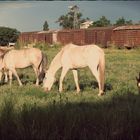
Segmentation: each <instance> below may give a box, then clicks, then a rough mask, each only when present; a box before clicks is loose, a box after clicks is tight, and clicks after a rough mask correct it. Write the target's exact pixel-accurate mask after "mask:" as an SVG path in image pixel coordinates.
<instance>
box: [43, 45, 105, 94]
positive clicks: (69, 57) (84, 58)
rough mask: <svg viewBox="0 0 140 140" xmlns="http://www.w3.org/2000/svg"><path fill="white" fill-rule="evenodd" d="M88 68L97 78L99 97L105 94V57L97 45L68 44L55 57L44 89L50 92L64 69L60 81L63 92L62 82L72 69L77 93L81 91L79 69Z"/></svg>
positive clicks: (47, 73)
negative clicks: (57, 74)
mask: <svg viewBox="0 0 140 140" xmlns="http://www.w3.org/2000/svg"><path fill="white" fill-rule="evenodd" d="M86 66H88V67H89V68H90V70H91V71H92V73H93V75H94V76H95V78H96V80H97V82H98V86H99V94H98V95H99V96H100V95H103V94H104V70H105V57H104V52H103V50H102V49H101V48H99V47H98V46H96V45H86V46H77V45H74V44H68V45H66V46H65V47H64V48H62V50H61V51H60V52H59V53H58V54H57V55H56V56H55V57H54V59H53V60H52V62H51V64H50V67H49V69H48V71H47V72H46V75H45V78H44V81H43V88H44V89H45V90H46V91H48V90H51V87H52V85H53V83H54V80H55V73H56V72H57V70H58V69H59V68H61V67H62V72H61V76H60V81H59V91H60V92H61V91H62V90H63V88H62V82H63V79H64V77H65V75H66V73H67V72H68V70H69V69H72V72H73V76H74V80H75V84H76V88H77V92H79V91H80V87H79V84H78V74H77V68H83V67H86Z"/></svg>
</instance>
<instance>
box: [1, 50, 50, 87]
mask: <svg viewBox="0 0 140 140" xmlns="http://www.w3.org/2000/svg"><path fill="white" fill-rule="evenodd" d="M46 64H47V60H46V57H45V55H44V54H43V53H42V52H41V50H39V49H37V48H28V49H21V50H11V51H8V52H7V53H5V54H4V55H3V56H2V57H0V70H2V69H7V70H9V79H10V85H11V83H12V74H14V75H15V76H16V78H17V80H18V82H19V85H20V86H21V85H22V83H21V81H20V79H19V76H18V74H17V72H16V68H26V67H29V66H32V67H33V69H34V72H35V74H36V85H38V84H39V75H40V74H41V72H44V71H45V69H44V68H45V67H46Z"/></svg>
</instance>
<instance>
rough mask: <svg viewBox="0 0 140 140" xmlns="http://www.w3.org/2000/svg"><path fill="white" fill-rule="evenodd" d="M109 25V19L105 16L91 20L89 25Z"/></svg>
mask: <svg viewBox="0 0 140 140" xmlns="http://www.w3.org/2000/svg"><path fill="white" fill-rule="evenodd" d="M110 25H111V23H110V20H108V19H107V18H106V17H105V16H102V17H101V18H100V19H99V20H97V21H95V22H93V24H92V25H91V26H90V27H106V26H110Z"/></svg>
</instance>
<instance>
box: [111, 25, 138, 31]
mask: <svg viewBox="0 0 140 140" xmlns="http://www.w3.org/2000/svg"><path fill="white" fill-rule="evenodd" d="M113 30H114V31H116V30H140V25H128V26H119V27H117V28H115V29H113Z"/></svg>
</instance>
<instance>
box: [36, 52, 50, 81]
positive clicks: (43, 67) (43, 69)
mask: <svg viewBox="0 0 140 140" xmlns="http://www.w3.org/2000/svg"><path fill="white" fill-rule="evenodd" d="M41 54H42V59H41V62H40V64H39V67H38V69H39V79H40V81H43V78H44V77H45V72H46V69H47V64H48V59H47V56H46V55H45V54H44V53H43V52H41Z"/></svg>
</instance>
